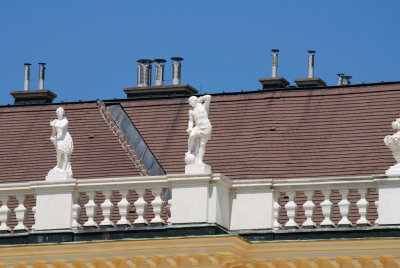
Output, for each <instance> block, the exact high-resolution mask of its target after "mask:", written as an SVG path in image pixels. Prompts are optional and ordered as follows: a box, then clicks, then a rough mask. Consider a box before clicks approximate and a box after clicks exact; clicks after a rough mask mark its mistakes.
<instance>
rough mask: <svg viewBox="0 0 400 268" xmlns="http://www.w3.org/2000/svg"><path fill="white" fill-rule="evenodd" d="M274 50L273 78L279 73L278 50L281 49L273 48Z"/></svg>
mask: <svg viewBox="0 0 400 268" xmlns="http://www.w3.org/2000/svg"><path fill="white" fill-rule="evenodd" d="M271 51H272V78H275V77H276V76H277V74H278V52H279V49H271Z"/></svg>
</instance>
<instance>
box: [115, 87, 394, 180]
mask: <svg viewBox="0 0 400 268" xmlns="http://www.w3.org/2000/svg"><path fill="white" fill-rule="evenodd" d="M398 103H400V83H397V84H380V85H365V86H363V85H359V86H355V87H341V88H324V89H309V90H284V91H271V92H261V91H260V92H254V93H243V94H240V93H238V94H221V95H215V96H213V98H212V101H211V106H210V115H209V117H210V119H211V123H212V125H213V133H212V137H211V140H210V141H209V142H208V143H207V147H206V155H205V160H204V161H205V163H207V164H209V165H211V167H212V171H213V172H218V173H223V174H225V175H226V176H228V177H229V178H231V179H262V178H270V179H287V178H303V177H326V176H329V177H331V176H358V175H372V174H382V173H384V172H385V170H386V169H387V168H389V166H390V165H393V164H394V159H393V157H392V155H391V152H390V151H389V149H388V148H386V146H385V144H384V143H383V138H384V136H386V135H389V134H392V133H394V130H392V129H391V122H392V121H393V120H395V119H396V118H398V117H399V113H400V108H398ZM122 106H123V107H124V109H125V111H126V112H127V113H128V115H129V116H130V118H131V119H132V121H133V123H134V124H135V126H136V127H137V129H138V130H139V131H140V133H141V135H142V136H143V138H144V140H145V141H146V142H147V144H148V145H149V147H150V148H151V150H152V152H153V153H154V155H155V156H156V158H157V159H158V161H159V162H160V163H161V165H162V166H163V168H164V170H165V171H166V173H168V174H172V173H183V172H184V165H185V164H184V160H183V159H184V154H185V151H186V150H187V134H186V131H185V130H186V128H187V122H188V110H189V106H188V104H187V99H186V98H174V99H152V100H132V101H125V102H122Z"/></svg>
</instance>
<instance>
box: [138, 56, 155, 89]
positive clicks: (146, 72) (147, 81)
mask: <svg viewBox="0 0 400 268" xmlns="http://www.w3.org/2000/svg"><path fill="white" fill-rule="evenodd" d="M137 62H138V63H139V65H138V68H137V87H151V64H152V63H153V61H152V60H149V59H139V60H138V61H137Z"/></svg>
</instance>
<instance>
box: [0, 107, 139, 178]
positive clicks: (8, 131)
mask: <svg viewBox="0 0 400 268" xmlns="http://www.w3.org/2000/svg"><path fill="white" fill-rule="evenodd" d="M58 106H63V107H64V109H65V112H66V117H67V118H68V122H69V126H68V127H69V128H68V129H69V132H70V133H71V136H72V138H73V141H74V152H73V153H72V157H71V163H72V170H73V177H74V178H77V179H80V178H99V177H119V176H127V174H130V176H139V175H140V173H139V170H138V169H137V168H136V166H135V165H134V164H133V162H132V160H131V159H130V158H129V156H128V154H127V152H125V150H124V149H123V148H122V146H121V144H120V141H119V139H118V137H117V136H115V135H114V133H113V132H112V130H111V129H110V127H109V125H108V124H107V123H106V121H105V119H104V118H103V116H102V114H101V113H100V111H99V109H98V107H97V105H96V103H76V104H62V105H60V104H54V105H40V106H20V107H17V106H9V107H2V108H0V170H1V172H0V181H1V182H2V183H4V182H24V181H34V180H44V179H45V177H46V175H47V173H48V171H49V170H50V169H52V168H53V167H54V166H55V165H56V152H55V149H54V147H53V145H52V143H51V141H50V136H51V131H52V130H51V127H50V125H49V122H50V120H53V119H55V118H56V114H55V110H56V109H57V108H58Z"/></svg>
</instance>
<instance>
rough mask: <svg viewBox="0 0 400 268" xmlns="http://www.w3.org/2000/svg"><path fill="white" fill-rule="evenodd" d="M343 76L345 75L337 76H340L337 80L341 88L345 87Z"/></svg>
mask: <svg viewBox="0 0 400 268" xmlns="http://www.w3.org/2000/svg"><path fill="white" fill-rule="evenodd" d="M343 75H344V74H340V73H339V74H337V76H338V78H337V85H338V86H341V85H343Z"/></svg>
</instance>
